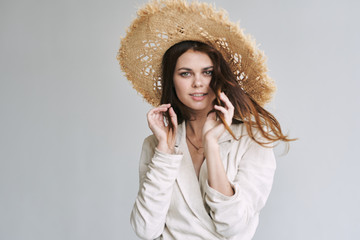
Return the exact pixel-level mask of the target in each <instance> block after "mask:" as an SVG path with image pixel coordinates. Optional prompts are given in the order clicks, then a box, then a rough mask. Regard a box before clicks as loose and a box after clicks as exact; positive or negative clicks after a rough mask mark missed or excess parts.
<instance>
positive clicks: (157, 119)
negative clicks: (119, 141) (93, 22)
mask: <svg viewBox="0 0 360 240" xmlns="http://www.w3.org/2000/svg"><path fill="white" fill-rule="evenodd" d="M160 2H162V3H163V5H157V7H158V8H159V9H161V10H162V11H160V10H159V11H156V8H154V6H153V5H150V6H148V8H147V7H145V8H144V9H143V12H141V11H140V12H141V13H142V14H140V15H141V16H139V18H138V19H141V17H142V16H146V20H145V23H144V22H143V21H144V19H142V20H141V21H140V22H141V23H142V24H139V22H137V21H136V20H135V21H134V23H133V25H132V27H133V28H132V29H131V30H130V31H129V32H128V35H127V38H125V40H123V41H122V47H121V49H120V52H119V60H120V63H121V65H122V67H123V70H124V71H125V72H126V73H127V77H128V78H129V80H131V81H132V82H133V84H134V87H135V88H136V89H137V90H138V91H139V92H140V93H142V94H143V96H144V97H145V98H146V99H147V100H148V101H149V102H150V103H154V102H155V101H154V99H155V100H156V95H154V96H155V97H154V96H151V93H152V92H155V93H156V91H158V90H159V89H160V97H159V100H160V104H159V106H157V107H155V108H153V109H152V110H150V111H149V113H148V114H147V120H148V125H149V128H150V129H151V131H152V132H153V135H151V136H149V137H148V138H146V139H145V141H144V143H143V147H142V153H141V157H140V172H139V178H140V183H139V192H138V196H137V198H136V201H135V204H134V207H133V210H132V213H131V224H132V226H133V228H134V230H135V232H136V234H137V235H138V236H139V237H141V238H143V239H207V240H211V239H214V240H215V239H251V238H252V237H253V235H254V233H255V230H256V227H257V225H258V221H259V212H260V210H261V209H262V208H263V207H264V205H265V202H266V200H267V198H268V196H269V193H270V190H271V186H272V182H273V176H274V171H275V167H276V163H275V158H274V154H273V150H272V143H273V142H275V141H279V140H281V141H285V142H286V141H290V139H288V138H287V136H285V135H284V134H283V133H282V131H281V128H280V125H279V123H278V122H277V120H276V119H275V118H274V117H273V116H272V115H271V114H270V113H269V112H267V111H266V110H265V109H264V108H263V107H262V106H261V105H260V104H259V102H261V100H264V99H267V95H268V93H269V92H268V89H271V84H269V83H266V81H265V80H266V76H265V75H264V74H263V71H264V67H263V63H262V61H260V60H255V61H254V59H256V57H255V56H256V54H254V51H253V50H254V49H253V48H252V47H251V46H248V47H247V48H246V50H245V52H244V53H242V54H240V55H236V54H234V52H233V51H230V50H229V49H230V48H229V47H228V46H229V45H230V46H232V44H231V42H230V44H228V45H226V44H225V47H224V46H223V48H219V45H218V44H217V43H218V42H217V41H216V40H214V41H213V42H212V41H211V40H209V37H208V38H207V41H198V40H195V41H194V40H191V39H190V37H189V38H188V39H186V38H187V37H184V36H183V35H181V36H182V37H181V38H182V39H183V40H182V41H179V40H174V43H175V44H173V45H171V46H170V47H169V48H167V49H166V51H165V52H164V54H162V55H161V59H162V60H161V69H157V68H156V67H154V68H152V65H149V64H156V61H157V60H156V57H154V54H151V56H152V57H153V59H151V60H148V59H147V58H146V57H144V55H142V54H138V55H136V57H131V54H130V50H129V49H134V48H133V46H134V45H136V43H135V42H136V41H134V39H135V40H136V37H135V38H134V33H137V34H139V32H141V34H143V29H142V27H143V26H144V25H146V26H145V27H146V28H147V27H149V26H153V25H152V21H151V20H150V19H151V17H154V18H155V19H157V17H159V16H158V15H159V14H160V13H166V14H169V12H171V10H174V9H178V8H179V7H182V11H183V12H182V14H179V13H178V12H177V13H174V14H173V15H171V16H173V17H177V18H179V16H178V15H181V16H180V18H181V17H182V19H187V20H189V19H188V16H186V14H185V11H184V8H185V10H186V7H187V8H188V10H189V11H190V10H191V9H192V7H191V6H192V5H191V6H190V7H189V6H188V5H181V4H180V5H179V4H178V3H177V2H176V1H160ZM179 2H181V1H179ZM181 3H182V4H184V2H181ZM153 4H154V3H153ZM164 5H165V6H170V8H169V9H166V10H167V11H164ZM184 6H185V7H184ZM202 6H203V7H204V5H202ZM205 7H206V6H205ZM146 9H147V10H148V11H149V12H146V11H145V10H146ZM196 9H199V5H197V6H196ZM205 10H207V11H205ZM210 10H211V11H214V10H213V9H212V8H209V7H208V6H207V7H206V9H203V11H200V10H198V11H200V12H202V13H204V12H208V13H210V14H209V16H208V18H209V19H210V20H212V19H211V17H212V16H214V14H211V13H216V14H219V13H218V12H209V11H210ZM175 12H176V11H175ZM190 13H191V15H190V16H193V12H192V10H191V11H190ZM200 15H201V14H200ZM149 16H150V17H149ZM201 17H202V18H201V19H202V21H205V20H204V18H203V15H201ZM171 19H172V20H174V19H173V18H171ZM190 22H191V21H190ZM221 24H222V23H221ZM221 24H220V23H219V25H221ZM162 25H164V24H162ZM204 25H206V24H205V23H204ZM183 26H185V27H181V28H180V29H178V30H177V32H180V34H183V33H184V32H187V30H188V29H187V28H186V25H183ZM200 29H203V28H202V27H201V28H200ZM214 31H215V30H214ZM214 31H213V32H214ZM217 31H218V30H217ZM151 32H154V31H153V29H152V31H151ZM161 32H162V33H164V31H161ZM206 33H207V34H208V35H209V33H211V27H210V30H209V29H207V31H206ZM155 34H156V31H155ZM197 34H198V35H201V36H204V35H203V34H201V33H197ZM150 35H151V33H150V32H149V33H148V34H147V35H146V36H147V37H149V39H151V38H150ZM208 35H207V36H208ZM135 36H136V34H135ZM238 37H239V36H238ZM241 37H243V36H242V35H241ZM191 38H193V39H194V38H196V33H194V35H192V37H191ZM167 39H169V38H167ZM211 39H213V38H211ZM205 40H206V39H205ZM167 41H168V40H166V42H167ZM139 42H142V43H143V44H144V43H145V47H146V46H147V45H146V44H148V43H152V42H153V41H144V40H143V41H139ZM154 42H155V43H154V46H155V50H157V51H159V49H160V48H161V44H160V43H159V44H158V45H157V43H158V42H157V43H156V41H154ZM205 42H207V43H205ZM167 44H168V43H167ZM243 44H244V45H245V46H246V42H243ZM128 45H130V47H129V46H128ZM150 45H151V44H150ZM164 45H166V44H164ZM220 45H221V44H220ZM154 46H153V48H154ZM135 49H136V48H135ZM219 49H220V50H219ZM221 49H222V50H221ZM155 50H154V51H155ZM229 52H232V54H233V55H232V57H231V59H229V58H228V59H225V57H224V56H223V55H224V54H227V53H229ZM249 53H250V55H251V56H248V55H246V54H249ZM255 53H256V52H255ZM149 55H150V54H149ZM236 56H237V59H236ZM131 59H133V60H134V62H132V60H131ZM139 59H140V60H139ZM142 59H145V60H142ZM154 59H155V60H154ZM136 61H140V62H141V64H143V62H144V61H145V62H147V63H146V64H145V65H144V66H145V67H141V69H142V70H140V72H141V71H142V73H143V76H144V77H145V78H149V79H153V80H154V81H153V82H154V85H152V86H151V87H148V88H146V86H143V85H142V84H137V81H139V80H136V79H138V78H134V74H136V73H137V72H138V71H137V70H136V68H135V67H134V66H135V65H136V64H135V63H136ZM249 62H250V63H252V64H246V63H249ZM234 63H235V64H237V65H234ZM233 65H234V66H235V67H234V66H233ZM149 66H150V68H149ZM232 66H233V67H234V68H232ZM246 66H250V67H248V68H246ZM148 69H150V70H148ZM154 69H155V70H154ZM254 69H255V70H254ZM256 69H260V70H256ZM254 72H256V74H257V76H258V77H256V78H255V79H254V78H253V77H252V76H253V73H254ZM152 73H157V74H159V75H156V74H153V75H151V74H152ZM243 74H244V75H243ZM149 75H151V76H150V77H149ZM159 80H161V83H160V85H159V86H161V88H157V86H158V85H157V84H158V81H159ZM251 81H255V82H257V83H258V82H260V83H261V84H262V85H261V84H260V86H261V87H258V85H257V83H251ZM261 81H262V82H261ZM248 82H250V84H248ZM264 82H265V84H264ZM144 89H145V90H144ZM149 96H150V97H149ZM258 96H260V97H258ZM255 98H257V99H258V100H255ZM264 101H266V100H264ZM154 105H157V104H154Z"/></svg>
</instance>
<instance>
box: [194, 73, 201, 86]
mask: <svg viewBox="0 0 360 240" xmlns="http://www.w3.org/2000/svg"><path fill="white" fill-rule="evenodd" d="M202 86H203V82H202V79H201V75H200V74H195V76H194V81H193V87H194V88H199V87H202Z"/></svg>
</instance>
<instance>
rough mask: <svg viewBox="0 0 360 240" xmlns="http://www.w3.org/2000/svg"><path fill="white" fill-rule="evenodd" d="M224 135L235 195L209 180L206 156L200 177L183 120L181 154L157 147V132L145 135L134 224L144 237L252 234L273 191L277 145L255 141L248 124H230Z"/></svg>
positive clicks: (241, 238) (223, 152)
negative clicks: (264, 144) (274, 147)
mask: <svg viewBox="0 0 360 240" xmlns="http://www.w3.org/2000/svg"><path fill="white" fill-rule="evenodd" d="M231 128H232V130H233V132H234V133H235V135H236V136H242V137H241V139H240V140H239V141H236V140H234V139H233V138H232V137H231V135H230V134H229V133H228V132H227V131H226V132H225V133H224V134H223V135H222V136H221V138H220V139H219V145H220V156H221V159H222V162H223V165H224V168H225V171H226V174H227V176H228V179H229V181H230V183H231V184H232V187H233V188H234V192H235V194H234V195H233V196H230V197H229V196H225V195H223V194H221V193H219V192H218V191H216V190H215V189H213V188H211V187H210V186H209V185H208V183H207V167H206V159H205V160H204V163H203V164H202V166H201V168H200V173H199V180H198V179H197V176H196V173H195V170H194V166H193V163H192V160H191V157H190V153H189V150H188V147H187V143H186V138H185V136H186V128H185V122H184V123H182V124H180V125H179V127H178V132H177V140H176V144H175V152H176V154H165V153H162V152H160V151H158V150H157V149H156V148H155V147H156V146H157V140H156V138H155V136H153V135H152V136H149V137H148V138H146V139H145V141H144V144H143V148H142V153H141V158H140V168H139V172H140V174H139V177H140V185H139V192H138V196H137V198H136V201H135V204H134V207H133V210H132V213H131V225H132V227H133V228H134V230H135V232H136V234H137V235H138V236H139V237H140V238H142V239H165V240H167V239H178V240H182V239H191V240H197V239H206V240H215V239H216V240H218V239H238V240H249V239H251V238H252V237H253V235H254V233H255V230H256V227H257V225H258V221H259V212H260V210H261V209H262V208H263V207H264V205H265V202H266V200H267V198H268V196H269V193H270V190H271V186H272V182H273V176H274V172H275V167H276V163H275V158H274V154H273V150H272V148H265V147H262V146H260V145H259V144H257V143H256V142H254V141H253V140H252V139H251V138H250V137H249V136H248V135H247V132H246V129H245V127H244V126H243V124H236V125H231Z"/></svg>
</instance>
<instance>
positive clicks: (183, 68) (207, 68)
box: [177, 66, 214, 71]
mask: <svg viewBox="0 0 360 240" xmlns="http://www.w3.org/2000/svg"><path fill="white" fill-rule="evenodd" d="M213 68H214V67H213V66H209V67H205V68H203V69H202V70H205V71H206V70H210V69H213ZM181 70H185V71H192V69H191V68H186V67H182V68H179V69H178V70H177V71H181Z"/></svg>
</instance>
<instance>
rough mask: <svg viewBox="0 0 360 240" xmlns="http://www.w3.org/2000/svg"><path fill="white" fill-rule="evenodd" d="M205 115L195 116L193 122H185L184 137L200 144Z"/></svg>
mask: <svg viewBox="0 0 360 240" xmlns="http://www.w3.org/2000/svg"><path fill="white" fill-rule="evenodd" d="M206 118H207V115H204V116H196V118H195V120H188V121H186V135H187V136H188V137H191V138H192V139H196V140H197V141H199V142H201V137H202V129H203V126H204V124H205V121H206Z"/></svg>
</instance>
